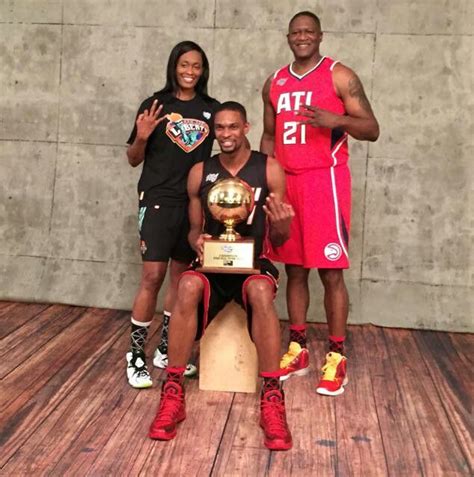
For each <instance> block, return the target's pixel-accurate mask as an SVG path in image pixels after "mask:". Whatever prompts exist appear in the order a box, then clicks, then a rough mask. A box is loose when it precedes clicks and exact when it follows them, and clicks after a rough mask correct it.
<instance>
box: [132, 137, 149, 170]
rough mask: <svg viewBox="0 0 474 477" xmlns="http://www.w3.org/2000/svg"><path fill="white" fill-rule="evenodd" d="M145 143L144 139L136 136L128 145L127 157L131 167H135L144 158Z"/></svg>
mask: <svg viewBox="0 0 474 477" xmlns="http://www.w3.org/2000/svg"><path fill="white" fill-rule="evenodd" d="M146 143H147V141H146V140H144V139H140V138H138V137H136V138H135V141H133V143H132V144H131V145H130V146H128V149H127V158H128V163H129V164H130V165H131V166H132V167H137V166H138V165H139V164H141V163H142V162H143V160H144V159H145V148H146Z"/></svg>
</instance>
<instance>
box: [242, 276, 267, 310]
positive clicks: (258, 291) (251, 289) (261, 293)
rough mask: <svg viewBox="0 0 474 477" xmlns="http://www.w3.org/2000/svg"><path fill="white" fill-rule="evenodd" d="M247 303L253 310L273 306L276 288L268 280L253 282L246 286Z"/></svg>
mask: <svg viewBox="0 0 474 477" xmlns="http://www.w3.org/2000/svg"><path fill="white" fill-rule="evenodd" d="M245 292H246V295H247V301H248V303H249V304H250V305H251V306H252V308H255V307H258V306H263V307H265V306H272V304H273V296H274V288H273V285H272V284H271V283H270V282H269V281H268V280H263V279H256V280H251V281H250V282H249V283H248V284H247V286H246V290H245Z"/></svg>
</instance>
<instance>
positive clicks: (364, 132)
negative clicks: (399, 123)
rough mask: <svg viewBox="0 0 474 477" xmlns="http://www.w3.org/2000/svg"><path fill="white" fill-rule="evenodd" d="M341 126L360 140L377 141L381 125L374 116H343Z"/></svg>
mask: <svg viewBox="0 0 474 477" xmlns="http://www.w3.org/2000/svg"><path fill="white" fill-rule="evenodd" d="M340 118H341V119H340V121H339V123H340V124H339V126H338V127H340V128H341V129H343V130H344V131H346V132H347V133H348V134H350V135H351V136H352V137H353V138H354V139H358V140H360V141H376V140H377V139H378V137H379V125H378V123H377V121H376V120H375V119H373V118H354V117H351V116H341V117H340Z"/></svg>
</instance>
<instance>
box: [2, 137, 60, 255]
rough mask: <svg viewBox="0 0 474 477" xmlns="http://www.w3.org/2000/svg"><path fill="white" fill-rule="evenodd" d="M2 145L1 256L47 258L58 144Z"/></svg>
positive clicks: (11, 143) (7, 142)
mask: <svg viewBox="0 0 474 477" xmlns="http://www.w3.org/2000/svg"><path fill="white" fill-rule="evenodd" d="M0 144H1V146H0V176H1V178H2V187H0V236H1V237H2V240H1V242H0V253H2V254H8V255H40V256H46V254H47V252H48V239H49V225H50V216H51V208H52V204H53V184H54V168H55V162H56V148H57V145H56V144H54V143H41V142H19V141H15V142H10V141H2V142H1V143H0Z"/></svg>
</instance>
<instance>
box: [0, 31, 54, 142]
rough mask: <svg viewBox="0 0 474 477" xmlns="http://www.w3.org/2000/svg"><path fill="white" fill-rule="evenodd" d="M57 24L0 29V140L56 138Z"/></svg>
mask: <svg viewBox="0 0 474 477" xmlns="http://www.w3.org/2000/svg"><path fill="white" fill-rule="evenodd" d="M60 51H61V27H60V26H59V25H54V26H51V25H48V26H46V25H19V24H16V25H13V24H11V25H7V24H3V25H1V28H0V63H1V64H2V68H1V69H0V103H1V105H2V106H1V110H2V120H1V121H0V139H25V140H29V141H30V140H47V141H54V140H57V131H58V90H59V69H60V66H59V63H60Z"/></svg>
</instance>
